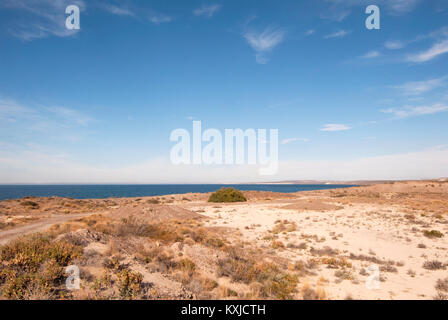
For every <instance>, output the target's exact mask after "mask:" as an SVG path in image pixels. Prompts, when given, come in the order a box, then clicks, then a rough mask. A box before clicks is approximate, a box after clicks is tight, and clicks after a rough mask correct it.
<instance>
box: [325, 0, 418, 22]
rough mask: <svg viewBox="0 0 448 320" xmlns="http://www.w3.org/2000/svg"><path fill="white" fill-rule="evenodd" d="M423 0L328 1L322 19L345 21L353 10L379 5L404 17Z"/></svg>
mask: <svg viewBox="0 0 448 320" xmlns="http://www.w3.org/2000/svg"><path fill="white" fill-rule="evenodd" d="M422 1H423V0H376V1H375V3H372V0H326V2H327V3H329V7H328V8H326V9H325V10H323V13H322V14H321V17H322V18H324V19H330V20H333V21H338V22H340V21H343V20H344V19H345V18H347V17H348V16H349V15H350V14H351V12H352V11H353V10H354V9H353V8H358V7H364V8H365V7H366V6H368V5H371V4H376V5H378V6H379V7H380V8H381V9H383V8H384V10H385V11H386V12H388V13H390V14H392V15H403V14H406V13H409V12H411V11H413V10H414V9H415V8H416V7H417V5H418V4H419V3H420V2H422Z"/></svg>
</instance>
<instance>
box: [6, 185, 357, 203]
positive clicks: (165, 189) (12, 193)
mask: <svg viewBox="0 0 448 320" xmlns="http://www.w3.org/2000/svg"><path fill="white" fill-rule="evenodd" d="M223 187H232V188H235V189H239V190H255V191H273V192H285V193H291V192H297V191H309V190H323V189H334V188H346V187H353V185H340V184H338V185H330V184H225V185H223V184H136V185H129V184H127V185H118V184H111V185H0V200H5V199H19V198H23V197H27V196H34V197H52V196H56V197H64V198H74V199H102V198H111V197H113V198H122V197H145V196H161V195H168V194H179V193H188V192H198V193H205V192H212V191H216V190H218V189H221V188H223Z"/></svg>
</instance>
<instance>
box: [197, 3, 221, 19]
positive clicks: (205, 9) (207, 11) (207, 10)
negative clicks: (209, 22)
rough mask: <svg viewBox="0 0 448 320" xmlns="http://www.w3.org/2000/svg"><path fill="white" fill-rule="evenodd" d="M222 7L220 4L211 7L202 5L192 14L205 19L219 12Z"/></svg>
mask: <svg viewBox="0 0 448 320" xmlns="http://www.w3.org/2000/svg"><path fill="white" fill-rule="evenodd" d="M221 8H222V6H221V5H220V4H213V5H209V6H206V5H203V6H202V7H200V8H197V9H195V10H193V14H194V15H195V16H202V17H206V18H211V17H213V16H214V15H215V13H217V12H218V11H219V10H221Z"/></svg>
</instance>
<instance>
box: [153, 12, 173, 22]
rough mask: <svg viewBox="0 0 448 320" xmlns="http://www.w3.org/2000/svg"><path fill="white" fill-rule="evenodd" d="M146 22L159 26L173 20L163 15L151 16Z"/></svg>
mask: <svg viewBox="0 0 448 320" xmlns="http://www.w3.org/2000/svg"><path fill="white" fill-rule="evenodd" d="M148 20H149V21H151V22H152V23H154V24H161V23H167V22H171V21H173V20H174V19H173V18H172V17H170V16H167V15H164V14H152V15H151V16H150V17H149V18H148Z"/></svg>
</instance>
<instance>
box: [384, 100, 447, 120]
mask: <svg viewBox="0 0 448 320" xmlns="http://www.w3.org/2000/svg"><path fill="white" fill-rule="evenodd" d="M447 111H448V105H444V104H441V103H436V104H433V105H429V106H417V107H412V106H404V107H402V108H390V109H385V110H381V112H383V113H390V114H393V115H395V116H396V117H397V118H401V119H403V118H410V117H418V116H424V115H431V114H436V113H440V112H447Z"/></svg>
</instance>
